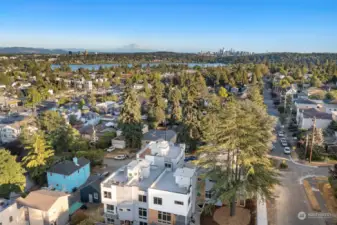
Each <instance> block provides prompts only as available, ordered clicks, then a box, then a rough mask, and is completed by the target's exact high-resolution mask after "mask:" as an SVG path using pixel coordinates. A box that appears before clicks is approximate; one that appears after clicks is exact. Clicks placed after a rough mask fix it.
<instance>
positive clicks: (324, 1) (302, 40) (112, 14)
mask: <svg viewBox="0 0 337 225" xmlns="http://www.w3.org/2000/svg"><path fill="white" fill-rule="evenodd" d="M129 44H137V45H139V46H141V48H146V49H155V50H171V51H188V52H195V51H200V50H211V51H214V50H218V49H219V48H221V47H224V48H226V49H229V48H234V49H236V50H245V51H253V52H266V51H292V52H296V51H297V52H313V51H315V52H337V1H336V0H306V1H303V0H292V1H290V0H255V1H254V0H222V1H220V0H194V1H192V0H138V1H137V0H110V1H108V0H10V1H5V0H2V1H1V2H0V46H24V47H44V48H85V49H97V50H109V49H114V48H120V47H123V46H126V45H129Z"/></svg>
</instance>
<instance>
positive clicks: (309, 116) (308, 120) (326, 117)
mask: <svg viewBox="0 0 337 225" xmlns="http://www.w3.org/2000/svg"><path fill="white" fill-rule="evenodd" d="M314 120H316V128H321V129H325V128H327V127H328V126H329V125H330V123H331V122H332V120H333V117H332V114H330V113H326V112H323V111H320V110H318V109H315V108H309V109H300V115H299V123H298V125H299V128H301V129H310V128H311V127H312V126H313V124H314Z"/></svg>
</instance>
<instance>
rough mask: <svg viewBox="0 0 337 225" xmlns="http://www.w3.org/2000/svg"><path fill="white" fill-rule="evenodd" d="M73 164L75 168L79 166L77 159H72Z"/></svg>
mask: <svg viewBox="0 0 337 225" xmlns="http://www.w3.org/2000/svg"><path fill="white" fill-rule="evenodd" d="M73 162H74V163H75V165H76V166H79V164H78V159H77V157H74V158H73Z"/></svg>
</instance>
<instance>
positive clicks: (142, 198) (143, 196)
mask: <svg viewBox="0 0 337 225" xmlns="http://www.w3.org/2000/svg"><path fill="white" fill-rule="evenodd" d="M138 201H139V202H146V195H138Z"/></svg>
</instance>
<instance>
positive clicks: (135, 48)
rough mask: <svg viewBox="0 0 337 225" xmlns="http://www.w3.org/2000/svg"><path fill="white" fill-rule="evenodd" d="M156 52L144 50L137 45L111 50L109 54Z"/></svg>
mask: <svg viewBox="0 0 337 225" xmlns="http://www.w3.org/2000/svg"><path fill="white" fill-rule="evenodd" d="M156 51H158V50H153V49H146V48H143V47H141V46H139V45H137V44H130V45H125V46H123V47H121V48H116V49H111V52H156Z"/></svg>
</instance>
